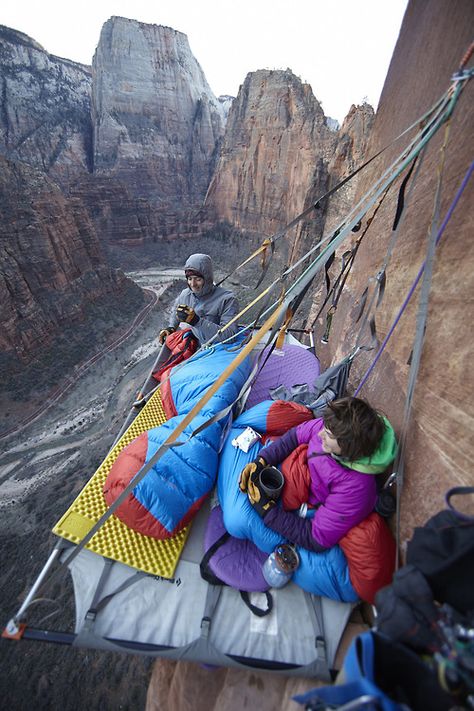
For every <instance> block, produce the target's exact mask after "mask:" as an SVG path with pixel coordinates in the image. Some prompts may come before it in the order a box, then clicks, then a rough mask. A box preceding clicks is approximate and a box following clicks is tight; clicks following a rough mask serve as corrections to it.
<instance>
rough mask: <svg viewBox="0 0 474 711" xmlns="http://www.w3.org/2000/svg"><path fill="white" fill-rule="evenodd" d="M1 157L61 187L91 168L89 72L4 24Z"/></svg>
mask: <svg viewBox="0 0 474 711" xmlns="http://www.w3.org/2000/svg"><path fill="white" fill-rule="evenodd" d="M0 69H1V84H2V98H1V106H2V111H1V114H0V154H3V155H5V156H7V157H8V158H9V159H10V160H17V161H21V162H24V163H28V164H29V165H32V166H34V167H35V168H38V169H39V170H41V171H43V172H45V173H47V174H48V175H49V176H50V177H53V178H54V179H56V180H57V181H58V182H60V183H61V184H62V185H63V186H65V187H66V186H67V184H68V183H69V181H70V180H71V179H72V178H73V177H74V176H75V175H77V174H80V173H83V172H84V171H88V170H89V169H90V167H91V151H92V122H91V85H92V78H91V70H90V67H85V66H83V65H82V64H77V63H75V62H71V61H69V60H67V59H60V58H59V57H55V56H53V55H51V54H48V53H47V52H46V51H45V50H44V49H43V47H41V45H39V44H38V43H37V42H35V41H34V40H33V39H31V38H30V37H28V36H27V35H24V34H22V33H21V32H17V31H16V30H11V29H9V28H8V27H4V26H2V25H0Z"/></svg>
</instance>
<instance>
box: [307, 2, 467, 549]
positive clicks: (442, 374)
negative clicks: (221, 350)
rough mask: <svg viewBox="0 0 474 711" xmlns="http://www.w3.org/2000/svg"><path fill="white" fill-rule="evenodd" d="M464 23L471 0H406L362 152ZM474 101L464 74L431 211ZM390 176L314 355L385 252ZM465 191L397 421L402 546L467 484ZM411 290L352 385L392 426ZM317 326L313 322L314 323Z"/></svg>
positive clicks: (412, 262) (377, 171)
mask: <svg viewBox="0 0 474 711" xmlns="http://www.w3.org/2000/svg"><path fill="white" fill-rule="evenodd" d="M473 26H474V6H473V4H472V3H471V2H470V0H459V2H456V3H454V4H447V3H444V2H443V0H433V2H430V3H425V2H423V0H411V2H410V3H409V5H408V8H407V11H406V14H405V18H404V21H403V24H402V28H401V32H400V37H399V40H398V43H397V46H396V48H395V52H394V55H393V58H392V62H391V65H390V69H389V72H388V75H387V79H386V82H385V86H384V89H383V92H382V96H381V100H380V105H379V109H378V112H377V115H376V118H375V122H374V126H373V130H372V133H371V138H370V142H369V145H368V148H367V155H368V156H369V155H373V154H374V153H376V152H377V151H378V150H380V149H381V148H382V147H383V146H385V145H387V144H389V143H390V142H391V141H392V140H393V139H394V138H395V137H396V136H397V135H398V134H399V133H401V132H402V131H403V130H404V129H405V128H406V127H407V126H409V125H410V124H411V123H412V122H414V121H416V119H417V118H418V117H420V116H422V115H423V114H424V113H425V111H426V110H427V109H429V108H430V107H431V106H432V105H433V104H434V102H435V101H436V100H437V99H438V98H439V97H440V96H441V95H442V94H443V93H444V91H445V90H446V89H447V87H448V86H449V84H450V80H451V76H452V74H453V73H454V72H455V71H456V69H457V67H458V66H459V62H460V60H461V57H462V56H463V54H464V53H465V51H466V49H467V48H468V46H469V44H470V42H471V41H472V36H471V35H472V27H473ZM473 101H474V83H473V81H472V80H471V81H470V82H469V84H468V86H467V87H466V89H465V90H464V92H463V94H462V96H461V98H460V100H459V103H458V105H457V107H456V109H455V111H454V115H453V117H452V119H451V126H450V135H449V141H448V145H447V152H446V162H445V169H444V176H443V187H442V199H441V213H440V215H441V219H443V218H444V216H445V214H446V211H447V209H448V207H449V205H450V204H451V202H452V200H453V198H454V195H455V194H456V191H457V190H458V187H459V186H460V183H461V181H462V179H463V177H464V175H465V174H466V171H467V169H468V167H469V164H470V161H471V160H472V155H473V152H474V126H473V112H472V106H473ZM407 140H408V139H407ZM443 140H444V131H443V130H441V131H440V132H439V133H438V135H437V136H436V137H435V138H434V139H433V140H432V141H431V142H430V145H429V147H428V150H427V152H426V155H425V157H424V160H423V163H422V166H421V168H420V171H419V174H418V177H417V180H416V182H415V185H414V188H413V193H412V195H411V197H410V199H409V200H407V207H406V212H405V219H404V223H403V229H402V230H401V233H400V237H399V240H398V243H397V246H396V249H395V251H394V254H393V257H392V259H391V262H390V265H389V268H388V270H387V284H386V290H385V296H384V299H383V302H382V304H381V306H380V308H379V309H378V311H377V315H376V323H377V333H378V337H379V339H380V341H382V340H383V338H384V337H385V336H386V335H387V333H388V330H389V328H390V326H391V324H392V322H393V320H394V318H395V316H396V314H397V313H398V310H399V308H400V306H401V304H402V302H403V300H404V298H405V297H406V295H407V293H408V290H409V288H410V286H411V284H412V283H413V280H414V279H415V277H416V275H417V273H418V270H419V268H420V266H421V264H422V262H423V259H424V257H425V254H426V241H427V234H428V230H429V227H430V221H431V215H432V213H433V205H434V196H435V190H436V182H437V171H438V167H439V161H440V158H441V153H440V149H441V145H442V143H443ZM405 143H406V142H405ZM405 143H403V141H402V142H401V143H399V144H397V146H394V147H393V148H391V149H390V150H389V151H387V152H386V153H385V154H383V156H381V157H380V158H379V159H377V161H374V163H373V164H371V166H369V167H368V168H367V169H366V170H365V171H364V172H363V174H362V175H361V179H360V183H359V186H358V194H357V199H358V198H360V197H361V196H362V195H363V194H364V193H365V192H366V190H368V189H369V187H370V186H371V184H372V183H373V182H374V181H375V180H376V179H377V178H378V177H379V176H380V175H381V174H382V172H383V170H385V169H386V168H388V166H389V165H390V164H391V162H392V160H393V159H394V158H395V157H396V156H397V155H398V153H399V152H400V150H401V148H402V144H403V145H405ZM411 183H412V184H413V180H412V181H411ZM399 186H400V181H398V183H397V185H396V186H394V187H393V188H391V190H390V191H389V193H388V195H387V197H386V198H385V200H384V202H383V204H382V207H381V208H380V210H379V212H378V213H377V216H376V218H375V219H374V221H373V223H372V224H371V225H370V227H369V229H368V231H367V233H366V236H365V237H364V240H363V242H362V245H361V248H360V250H359V254H358V257H357V261H356V263H355V265H354V269H353V271H352V273H351V276H350V279H349V280H348V282H347V286H346V290H345V293H344V294H343V297H342V298H341V302H340V305H339V307H338V310H337V313H336V316H335V317H334V320H333V328H332V331H331V339H330V343H329V346H328V347H327V348H328V350H327V351H324V350H323V349H322V348H321V350H320V355H321V356H322V357H323V361H324V364H325V365H326V364H328V363H329V362H331V361H334V360H336V359H338V358H340V357H341V356H342V355H343V354H344V355H345V354H347V353H348V352H350V350H351V349H352V347H353V345H354V343H355V338H356V334H357V332H358V324H356V323H355V316H356V314H357V312H358V309H359V303H360V298H361V294H362V291H363V289H364V288H365V286H366V284H367V280H368V278H369V277H370V276H374V275H375V274H376V273H377V271H378V270H379V268H380V266H381V264H382V261H383V259H384V255H385V253H386V249H387V246H388V243H389V240H390V237H391V228H392V223H393V218H394V215H395V209H396V203H397V193H398V188H399ZM473 198H474V181H473V180H472V179H471V181H470V184H469V186H468V188H467V190H466V191H465V193H464V195H463V197H462V199H461V201H460V203H459V205H458V207H457V208H456V210H455V212H454V214H453V217H452V218H451V220H450V222H449V224H448V227H447V229H446V231H445V233H444V235H443V238H442V241H441V243H440V245H439V247H438V249H437V257H436V263H435V270H434V274H433V282H432V287H431V295H430V301H429V318H428V324H427V329H426V335H425V344H424V350H423V356H422V362H421V368H420V373H419V378H418V382H417V386H416V392H415V400H414V405H413V413H412V420H411V425H410V428H409V432H408V448H407V468H406V475H405V484H404V488H403V495H402V531H401V542H402V546H403V544H404V543H405V542H406V540H407V539H408V538H409V537H410V536H411V533H412V531H413V527H414V526H417V525H422V524H423V523H424V522H425V521H426V520H427V518H428V517H429V516H431V515H433V513H435V512H436V511H438V510H440V509H441V508H443V505H444V502H443V496H444V493H445V491H446V490H447V489H448V488H449V487H450V486H453V485H456V484H468V483H470V484H472V459H473V456H474V449H473V441H472V422H473V417H474V408H473V402H472V398H471V397H469V396H468V393H470V392H471V391H472V373H471V369H470V367H469V363H470V360H471V353H472V343H473V337H474V333H473V326H472V319H469V318H466V315H467V312H468V310H469V307H470V305H471V304H472V301H473V294H474V280H473V270H472V264H473V259H474V248H473V243H472V239H471V236H472V229H473V219H474V218H473V213H472V205H473V204H474V200H473ZM365 224H366V223H363V227H364V226H365ZM418 293H419V291H418V292H417V293H416V294H415V297H414V298H413V299H412V302H411V303H410V306H409V308H408V309H407V311H406V312H405V314H404V316H403V317H402V319H401V321H400V323H399V325H398V326H397V329H396V331H395V333H394V335H393V336H392V337H391V340H390V341H389V344H388V346H387V348H386V349H385V351H384V353H383V355H382V357H381V358H380V360H379V362H378V364H377V366H376V368H375V370H374V372H373V374H372V375H371V377H370V379H369V381H368V383H367V385H366V386H365V387H364V389H363V391H362V395H364V396H366V397H368V398H369V399H370V400H371V401H373V402H374V403H375V405H377V406H379V407H380V408H382V409H383V410H384V411H385V412H386V414H387V415H388V416H389V417H390V418H391V419H392V421H393V422H394V425H395V426H396V427H397V428H398V429H399V428H400V427H401V424H402V415H403V406H404V397H405V392H406V385H407V377H408V371H409V365H408V361H409V357H410V352H411V348H412V338H413V333H414V328H415V319H416V311H417V296H418ZM322 328H323V323H321V324H320V329H321V331H320V332H322ZM365 340H367V339H365ZM374 354H375V351H372V352H371V353H369V354H365V353H363V354H361V355H360V356H358V358H357V359H356V360H355V361H354V366H353V371H352V383H353V384H354V385H355V386H356V385H357V384H358V382H359V380H360V378H361V376H362V375H363V373H364V372H365V371H366V369H367V367H368V366H369V364H370V363H371V361H372V359H373V357H374Z"/></svg>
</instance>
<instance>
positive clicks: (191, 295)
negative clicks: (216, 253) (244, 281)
mask: <svg viewBox="0 0 474 711" xmlns="http://www.w3.org/2000/svg"><path fill="white" fill-rule="evenodd" d="M184 274H185V276H186V281H187V282H188V286H187V287H186V288H185V289H183V291H182V292H181V293H180V294H179V296H178V297H177V298H176V300H175V302H174V304H173V306H172V308H171V311H170V321H169V323H170V325H169V326H167V327H166V328H164V329H163V330H162V331H160V335H159V340H160V343H164V341H165V339H166V337H167V336H168V335H169V334H170V333H173V331H176V329H177V328H178V326H179V324H180V323H182V324H184V325H185V326H189V327H190V328H191V330H192V332H193V334H194V336H196V338H197V339H198V341H199V342H200V343H206V341H208V340H209V339H210V338H212V337H213V336H214V335H215V334H216V333H217V331H218V330H219V329H220V328H222V327H223V326H225V325H226V324H227V323H229V321H231V320H232V319H233V318H234V316H236V315H237V313H238V311H239V307H238V302H237V299H236V298H235V296H234V295H233V293H232V292H231V291H228V290H227V289H223V288H222V287H220V286H216V285H215V284H214V276H213V270H212V260H211V258H210V256H209V255H208V254H192V255H191V256H190V257H189V258H188V260H187V261H186V264H185V265H184ZM235 333H237V323H233V324H232V325H231V326H229V327H228V328H226V330H225V331H224V332H223V333H222V334H219V336H218V337H217V338H216V341H223V340H225V339H227V338H229V337H230V336H233V335H235Z"/></svg>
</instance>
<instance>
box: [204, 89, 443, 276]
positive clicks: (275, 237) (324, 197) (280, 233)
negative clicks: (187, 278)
mask: <svg viewBox="0 0 474 711" xmlns="http://www.w3.org/2000/svg"><path fill="white" fill-rule="evenodd" d="M447 96H448V92H446V93H445V94H443V95H442V96H441V97H440V98H439V99H438V101H436V102H435V104H433V106H432V107H431V108H430V109H429V110H428V111H427V112H426V113H425V114H423V116H421V117H420V118H418V119H417V120H416V121H414V122H413V123H412V124H411V125H410V126H408V128H406V129H404V130H403V131H402V133H400V134H399V135H398V136H397V137H396V138H394V139H393V140H392V141H391V142H390V143H388V144H387V145H385V146H384V147H383V148H381V149H380V150H379V151H378V152H377V153H375V154H374V155H373V156H371V158H369V159H368V160H367V161H365V163H363V164H362V165H361V166H359V168H356V170H354V171H352V173H350V174H349V175H348V176H346V177H345V178H343V179H342V180H341V181H339V183H337V184H336V185H334V186H333V187H332V188H330V189H329V190H328V191H327V192H325V193H324V194H323V195H320V196H319V197H318V198H317V200H316V202H315V203H313V204H312V205H310V206H309V207H307V208H306V209H305V210H303V212H301V213H300V214H299V215H297V216H296V217H295V218H294V219H293V220H291V222H289V223H288V224H287V225H285V227H283V228H282V229H281V230H279V231H278V232H276V233H275V234H274V235H273V236H272V237H269V238H266V239H265V240H264V241H263V243H262V244H261V245H260V247H258V248H257V249H256V250H255V251H254V252H253V253H252V254H251V255H250V256H249V257H247V259H245V260H244V261H243V262H241V264H239V265H238V266H237V267H236V268H235V269H233V270H232V271H231V272H229V273H228V274H227V275H226V276H225V277H224V278H223V279H221V280H220V281H219V282H218V283H217V286H220V285H221V284H223V283H224V281H226V280H227V279H228V278H229V277H230V276H232V274H234V273H235V272H236V271H238V270H239V269H241V268H242V267H243V266H245V265H246V264H248V263H249V262H250V261H251V260H252V259H254V258H255V257H257V256H258V255H259V254H261V253H262V252H263V253H265V251H266V250H267V249H268V248H269V247H271V248H272V253H273V249H274V245H275V242H277V241H278V240H279V239H281V238H282V237H284V235H285V234H286V233H287V232H289V231H290V230H291V229H292V228H293V227H296V225H297V224H298V223H299V222H300V221H301V220H302V219H304V218H305V217H306V216H307V215H309V214H310V213H311V212H312V211H313V210H316V209H318V208H319V207H320V203H321V202H323V200H327V199H328V198H329V197H331V195H333V194H334V193H335V192H337V190H339V189H340V188H342V187H343V186H344V185H345V184H346V183H348V182H349V181H350V180H352V178H354V177H355V176H356V175H357V174H358V173H359V172H360V171H361V170H363V169H364V168H366V167H367V166H368V165H369V164H370V163H372V161H374V160H375V159H376V158H378V157H379V156H380V155H381V154H382V153H384V152H385V151H386V150H388V149H389V148H390V147H391V146H393V145H394V144H395V143H397V141H399V140H400V139H401V138H403V136H405V135H406V134H407V133H409V132H410V131H411V130H412V129H413V128H415V127H416V126H418V125H419V123H420V122H422V121H424V120H426V119H428V117H430V116H431V115H432V114H433V113H434V112H435V111H436V110H439V109H440V107H441V106H442V104H443V102H444V101H445V100H446V98H447ZM267 269H268V263H267ZM261 281H262V278H260V280H259V283H261Z"/></svg>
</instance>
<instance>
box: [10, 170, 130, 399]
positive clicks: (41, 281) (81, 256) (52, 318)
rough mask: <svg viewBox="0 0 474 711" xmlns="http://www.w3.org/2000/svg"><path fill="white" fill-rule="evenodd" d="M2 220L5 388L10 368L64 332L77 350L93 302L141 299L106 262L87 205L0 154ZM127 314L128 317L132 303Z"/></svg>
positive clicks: (125, 310) (15, 368) (124, 309)
mask: <svg viewBox="0 0 474 711" xmlns="http://www.w3.org/2000/svg"><path fill="white" fill-rule="evenodd" d="M0 223H1V226H2V227H1V231H0V265H1V268H0V319H1V323H2V329H1V333H0V366H1V367H2V371H3V373H2V374H3V376H4V377H2V381H3V386H5V385H7V383H8V377H5V376H7V373H6V372H5V369H7V370H9V371H10V374H11V373H12V372H13V371H18V369H19V368H22V367H23V366H24V365H25V364H26V363H28V362H29V361H31V360H32V359H34V358H38V357H39V356H40V355H41V353H42V352H43V351H44V349H45V348H47V347H48V346H49V345H51V344H52V343H53V342H54V340H55V338H56V336H57V335H58V333H59V332H61V331H63V330H69V332H70V336H69V338H70V340H71V346H73V347H74V348H77V343H76V344H74V341H75V338H74V334H73V332H74V328H75V327H76V328H77V325H78V323H79V322H83V321H84V319H85V318H86V316H87V313H88V310H89V308H90V306H91V305H93V304H100V307H101V309H102V308H105V307H106V306H107V305H108V308H109V309H111V310H113V309H114V304H115V303H117V301H118V300H121V302H122V304H123V300H124V299H125V298H126V299H127V300H128V302H129V305H130V306H131V307H132V308H133V306H135V310H136V309H138V307H139V305H140V304H141V303H142V301H143V297H142V294H141V292H140V289H138V287H136V286H135V285H134V284H133V283H132V282H131V281H130V280H128V279H126V278H125V276H124V275H123V273H122V272H121V271H118V270H113V269H110V267H108V266H107V265H106V264H105V263H104V258H103V255H102V250H101V247H100V245H99V241H98V239H97V235H96V233H95V230H94V227H93V225H92V223H91V221H90V218H89V216H88V214H87V211H86V210H85V209H84V206H83V205H81V204H80V203H78V202H75V201H73V200H68V199H66V198H65V197H64V195H63V193H62V192H61V190H60V189H59V188H58V186H57V185H55V184H54V183H53V181H52V180H51V179H50V178H48V177H47V176H45V174H44V173H42V172H40V171H38V170H37V169H35V168H32V167H31V166H28V165H26V164H23V163H20V162H13V161H8V160H6V159H5V158H3V157H1V156H0ZM121 313H122V314H123V317H124V318H127V317H128V318H129V317H130V310H129V308H128V306H127V305H126V304H123V306H122V308H121ZM113 316H114V317H113V318H112V319H111V321H112V322H113V321H114V320H116V319H115V314H113ZM89 355H90V354H89ZM58 364H59V365H60V363H58Z"/></svg>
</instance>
